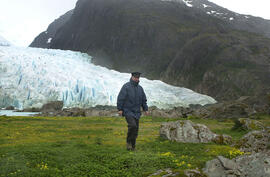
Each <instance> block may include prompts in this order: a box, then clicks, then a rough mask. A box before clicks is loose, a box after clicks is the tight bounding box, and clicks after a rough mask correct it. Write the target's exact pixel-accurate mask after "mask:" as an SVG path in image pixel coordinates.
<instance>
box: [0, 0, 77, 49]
mask: <svg viewBox="0 0 270 177" xmlns="http://www.w3.org/2000/svg"><path fill="white" fill-rule="evenodd" d="M76 2H77V0H0V35H1V36H2V37H4V38H5V39H7V40H8V41H9V42H11V43H12V44H14V45H17V46H28V45H30V43H31V42H32V41H33V40H34V38H35V37H36V36H37V35H39V34H40V33H41V32H43V31H45V30H46V29H47V27H48V26H49V24H50V23H52V22H53V21H54V20H55V19H56V18H58V17H59V16H61V15H63V14H64V13H66V12H67V11H69V10H71V9H74V7H75V5H76Z"/></svg>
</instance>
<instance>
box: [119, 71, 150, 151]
mask: <svg viewBox="0 0 270 177" xmlns="http://www.w3.org/2000/svg"><path fill="white" fill-rule="evenodd" d="M140 75H141V73H139V72H133V73H131V78H130V81H129V82H127V83H126V84H124V85H123V87H122V88H121V90H120V92H119V95H118V97H117V109H118V113H119V115H120V116H125V118H126V121H127V124H128V133H127V150H135V145H136V138H137V136H138V130H139V119H140V117H141V107H142V108H143V111H145V112H146V115H148V106H147V99H146V96H145V93H144V91H143V88H142V87H141V86H140V85H139V82H140Z"/></svg>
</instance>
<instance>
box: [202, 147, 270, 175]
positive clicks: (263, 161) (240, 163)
mask: <svg viewBox="0 0 270 177" xmlns="http://www.w3.org/2000/svg"><path fill="white" fill-rule="evenodd" d="M269 161H270V154H269V151H268V152H265V153H255V154H251V155H243V156H239V157H236V158H234V159H232V160H229V159H226V158H224V157H218V158H217V159H213V160H211V161H208V162H206V166H205V168H204V169H203V172H204V173H205V174H206V175H208V176H209V177H228V176H232V177H236V176H240V177H269V176H270V164H269V163H268V162H269Z"/></svg>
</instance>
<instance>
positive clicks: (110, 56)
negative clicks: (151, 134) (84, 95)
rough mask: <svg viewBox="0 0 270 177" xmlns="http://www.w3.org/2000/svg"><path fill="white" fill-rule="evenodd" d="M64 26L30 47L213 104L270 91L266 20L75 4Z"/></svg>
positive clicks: (160, 5) (197, 7)
mask: <svg viewBox="0 0 270 177" xmlns="http://www.w3.org/2000/svg"><path fill="white" fill-rule="evenodd" d="M65 17H67V16H65ZM61 19H62V18H60V19H59V20H60V21H61ZM65 20H66V22H65V23H62V24H61V25H60V24H59V23H56V22H55V23H56V24H59V25H56V26H57V27H58V28H57V29H56V30H54V31H56V33H54V35H51V36H47V37H45V38H42V37H41V36H38V37H37V38H36V39H35V41H37V42H35V41H34V42H33V43H32V44H31V46H32V47H48V48H56V49H67V50H75V51H82V52H86V53H88V54H90V55H91V56H93V61H94V63H96V64H99V65H102V66H106V67H108V68H113V69H116V70H118V71H121V72H130V71H134V70H138V71H141V72H143V73H144V76H145V77H148V78H150V79H160V80H163V81H165V82H167V83H169V84H173V85H176V86H184V87H187V88H190V89H193V90H195V91H197V92H200V93H203V94H207V95H210V96H212V97H214V98H215V99H217V100H228V99H232V98H237V97H239V96H242V95H254V94H255V93H260V94H261V93H263V92H264V90H265V89H267V88H269V87H270V77H269V76H270V39H269V38H267V36H268V37H269V32H270V30H269V29H270V24H269V21H268V20H264V19H261V18H256V17H252V16H246V15H240V14H236V13H234V12H231V11H229V10H227V9H224V8H222V7H219V6H217V5H215V4H213V3H211V2H209V1H207V0H136V1H135V0H79V1H78V2H77V5H76V8H75V9H74V10H73V13H72V15H70V16H68V17H67V18H66V19H65ZM48 37H49V38H48ZM50 38H51V39H50ZM49 39H50V43H49V42H48V40H49ZM46 41H47V45H46V46H44V45H42V44H44V43H45V42H46Z"/></svg>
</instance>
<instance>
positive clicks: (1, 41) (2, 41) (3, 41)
mask: <svg viewBox="0 0 270 177" xmlns="http://www.w3.org/2000/svg"><path fill="white" fill-rule="evenodd" d="M10 45H11V44H10V42H8V41H7V40H6V39H5V38H3V37H2V36H0V46H10Z"/></svg>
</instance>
